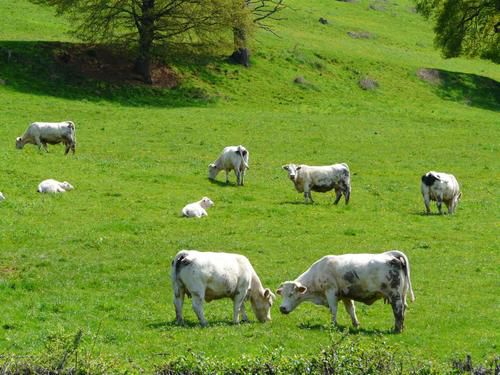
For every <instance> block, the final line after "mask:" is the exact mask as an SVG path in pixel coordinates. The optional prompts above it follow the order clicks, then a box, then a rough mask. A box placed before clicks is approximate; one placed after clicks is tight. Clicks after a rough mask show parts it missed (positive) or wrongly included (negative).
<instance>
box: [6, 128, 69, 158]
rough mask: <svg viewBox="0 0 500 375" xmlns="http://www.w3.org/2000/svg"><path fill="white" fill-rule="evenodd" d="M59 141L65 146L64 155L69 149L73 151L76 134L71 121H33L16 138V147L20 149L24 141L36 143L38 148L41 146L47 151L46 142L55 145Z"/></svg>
mask: <svg viewBox="0 0 500 375" xmlns="http://www.w3.org/2000/svg"><path fill="white" fill-rule="evenodd" d="M61 142H62V143H64V145H65V146H66V150H65V152H64V154H65V155H66V154H67V153H68V152H69V150H70V149H71V151H72V152H73V154H74V153H75V146H76V134H75V124H74V123H73V122H72V121H64V122H34V123H32V124H31V125H30V126H29V127H28V129H26V131H25V132H24V134H23V135H22V136H21V137H17V138H16V148H18V149H22V148H23V147H24V145H25V144H26V143H31V144H34V145H37V146H38V150H40V149H41V147H42V146H43V148H44V149H45V151H47V152H48V149H47V143H48V144H51V145H55V144H58V143H61Z"/></svg>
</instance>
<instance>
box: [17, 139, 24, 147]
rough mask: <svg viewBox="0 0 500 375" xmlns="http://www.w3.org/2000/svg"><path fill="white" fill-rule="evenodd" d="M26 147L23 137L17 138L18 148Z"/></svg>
mask: <svg viewBox="0 0 500 375" xmlns="http://www.w3.org/2000/svg"><path fill="white" fill-rule="evenodd" d="M23 147H24V143H23V139H22V138H21V137H17V138H16V148H17V149H19V150H20V149H22V148H23Z"/></svg>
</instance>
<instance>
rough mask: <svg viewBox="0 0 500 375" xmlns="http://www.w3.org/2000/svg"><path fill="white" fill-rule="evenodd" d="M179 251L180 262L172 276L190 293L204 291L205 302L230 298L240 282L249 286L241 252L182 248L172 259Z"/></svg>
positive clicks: (249, 278)
mask: <svg viewBox="0 0 500 375" xmlns="http://www.w3.org/2000/svg"><path fill="white" fill-rule="evenodd" d="M179 254H182V256H183V262H182V263H180V264H177V268H176V269H175V270H174V272H176V279H177V280H178V282H181V283H182V284H183V285H184V286H185V287H186V288H187V289H188V290H189V291H190V293H191V294H192V293H193V292H196V291H200V290H204V291H205V299H206V300H207V301H210V300H212V299H218V298H223V297H231V296H233V295H234V294H235V293H236V291H237V290H238V288H241V287H242V285H250V280H251V275H249V272H248V264H249V262H248V260H247V259H246V258H245V257H243V256H241V255H238V254H230V253H216V252H199V251H196V250H184V251H182V252H179V253H178V255H177V256H176V259H178V256H179ZM174 262H175V260H174Z"/></svg>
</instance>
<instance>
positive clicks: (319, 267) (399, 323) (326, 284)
mask: <svg viewBox="0 0 500 375" xmlns="http://www.w3.org/2000/svg"><path fill="white" fill-rule="evenodd" d="M408 290H409V291H410V297H411V300H412V302H413V301H414V299H415V297H414V295H413V289H412V287H411V281H410V263H409V262H408V258H407V257H406V255H405V254H403V253H402V252H400V251H397V250H394V251H387V252H385V253H382V254H345V255H338V256H335V255H327V256H325V257H323V258H321V259H320V260H318V261H317V262H315V263H314V264H313V265H312V266H311V267H310V268H309V269H308V270H307V271H306V272H304V273H303V274H302V275H300V276H299V277H298V278H297V279H295V280H294V281H285V282H284V283H283V284H281V286H280V287H279V289H278V290H277V293H278V294H279V295H281V296H283V302H282V303H281V306H280V311H281V312H282V313H283V314H288V313H290V312H291V311H293V310H294V309H295V308H296V307H297V306H298V305H299V304H300V303H302V302H303V301H311V302H313V303H315V304H317V305H323V306H327V307H329V308H330V311H331V313H332V322H333V324H337V303H338V301H339V300H340V301H342V302H343V303H344V306H345V308H346V310H347V312H348V313H349V315H350V316H351V320H352V324H353V325H354V326H355V327H357V326H358V325H359V322H358V318H357V317H356V311H355V308H354V301H359V302H363V303H365V304H367V305H371V304H372V303H374V302H375V301H376V300H378V299H381V298H383V299H384V300H387V301H389V303H390V304H391V305H392V310H393V313H394V318H395V328H394V329H395V330H396V332H401V331H402V330H403V322H404V314H405V309H406V306H407V305H406V293H407V292H408Z"/></svg>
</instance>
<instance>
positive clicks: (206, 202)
mask: <svg viewBox="0 0 500 375" xmlns="http://www.w3.org/2000/svg"><path fill="white" fill-rule="evenodd" d="M214 204H215V203H214V202H213V201H212V200H211V199H210V198H209V197H203V198H202V199H201V202H200V205H201V207H203V208H208V207H212V206H213V205H214Z"/></svg>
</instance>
